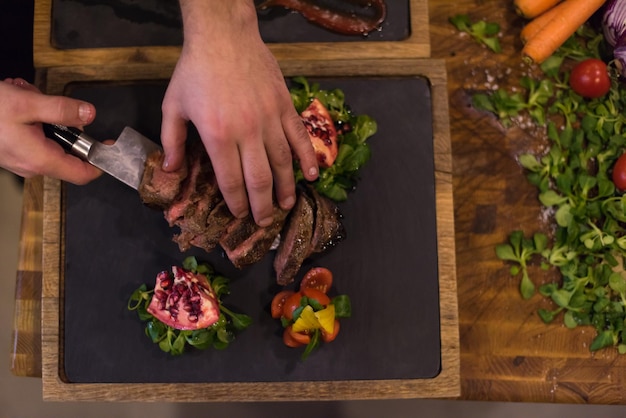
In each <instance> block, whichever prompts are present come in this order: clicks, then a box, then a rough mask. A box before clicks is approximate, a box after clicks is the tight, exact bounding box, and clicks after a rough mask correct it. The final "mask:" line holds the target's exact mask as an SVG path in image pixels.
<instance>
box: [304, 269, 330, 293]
mask: <svg viewBox="0 0 626 418" xmlns="http://www.w3.org/2000/svg"><path fill="white" fill-rule="evenodd" d="M332 285H333V273H331V271H330V270H328V269H327V268H325V267H314V268H312V269H311V270H309V271H307V272H306V274H305V275H304V277H303V278H302V282H300V289H305V288H313V289H317V290H319V291H321V292H323V293H328V289H330V288H331V286H332Z"/></svg>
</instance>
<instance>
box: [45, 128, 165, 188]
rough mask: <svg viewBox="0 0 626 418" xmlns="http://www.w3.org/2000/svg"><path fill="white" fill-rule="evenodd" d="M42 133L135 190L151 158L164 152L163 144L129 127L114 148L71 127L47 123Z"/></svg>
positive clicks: (113, 145) (112, 145)
mask: <svg viewBox="0 0 626 418" xmlns="http://www.w3.org/2000/svg"><path fill="white" fill-rule="evenodd" d="M43 130H44V133H45V135H46V136H47V137H48V138H50V139H53V140H55V141H56V142H58V143H59V144H60V145H61V146H62V147H63V148H64V149H65V150H66V151H67V152H69V153H71V154H73V155H76V156H77V157H79V158H81V159H82V160H84V161H87V162H88V163H90V164H92V165H94V166H96V167H98V168H99V169H100V170H102V171H104V172H105V173H107V174H109V175H111V176H113V177H115V178H116V179H118V180H119V181H121V182H123V183H125V184H127V185H128V186H130V187H132V188H133V189H135V190H137V188H138V187H139V184H140V183H141V178H142V177H143V172H144V168H145V163H146V159H147V157H148V155H150V154H151V153H152V152H155V151H159V150H160V151H162V150H163V149H162V148H161V146H160V145H158V144H157V143H155V142H153V141H151V140H150V139H149V138H146V137H145V136H143V135H141V134H140V133H139V132H137V131H136V130H134V129H132V128H130V127H128V126H127V127H125V128H124V130H123V131H122V133H121V134H120V136H119V137H118V138H117V140H116V141H115V143H114V144H111V145H108V144H104V143H102V142H100V141H97V140H95V139H93V138H91V137H90V136H89V135H87V134H85V132H83V131H81V130H80V129H78V128H74V127H70V126H64V125H55V124H48V123H44V124H43Z"/></svg>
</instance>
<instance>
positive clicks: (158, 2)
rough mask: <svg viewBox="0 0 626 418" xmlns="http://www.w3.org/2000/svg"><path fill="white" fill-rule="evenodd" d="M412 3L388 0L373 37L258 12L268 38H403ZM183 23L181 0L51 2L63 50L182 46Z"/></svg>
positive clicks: (283, 13)
mask: <svg viewBox="0 0 626 418" xmlns="http://www.w3.org/2000/svg"><path fill="white" fill-rule="evenodd" d="M342 2H344V3H345V0H327V1H326V2H325V3H327V4H329V5H332V4H333V3H337V4H341V3H342ZM409 2H410V0H393V1H387V18H386V19H385V21H384V22H383V25H382V29H381V30H380V31H376V32H372V33H370V34H369V35H368V36H350V35H341V34H336V33H333V32H330V31H328V30H326V29H324V28H320V27H319V26H316V25H314V24H311V23H309V22H308V21H307V20H306V19H304V18H303V17H302V16H301V15H300V14H298V13H295V12H290V11H288V10H286V9H283V8H280V7H276V8H272V9H268V10H264V11H259V13H258V16H259V30H260V32H261V36H262V37H263V40H264V41H265V42H268V43H291V42H355V41H361V42H363V41H366V42H370V41H400V40H404V39H406V38H408V37H409V36H410V20H409V16H410V13H409V12H410V7H409ZM181 28H182V20H181V16H180V10H179V7H178V1H176V0H141V1H139V0H110V1H106V0H53V1H52V34H51V40H52V45H53V46H55V47H56V48H59V49H75V48H108V47H129V46H139V47H141V46H178V45H182V41H183V36H182V29H181Z"/></svg>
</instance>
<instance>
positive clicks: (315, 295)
mask: <svg viewBox="0 0 626 418" xmlns="http://www.w3.org/2000/svg"><path fill="white" fill-rule="evenodd" d="M300 293H301V295H302V296H306V297H307V298H309V299H315V300H317V301H318V302H319V303H320V304H321V305H322V306H324V307H326V306H328V304H329V303H330V298H329V297H328V296H327V295H326V293H323V292H322V291H321V290H317V289H314V288H312V287H305V288H304V289H300Z"/></svg>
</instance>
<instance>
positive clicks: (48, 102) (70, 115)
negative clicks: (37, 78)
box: [29, 93, 96, 127]
mask: <svg viewBox="0 0 626 418" xmlns="http://www.w3.org/2000/svg"><path fill="white" fill-rule="evenodd" d="M32 94H33V95H36V96H38V97H37V98H36V99H35V100H33V101H32V102H31V112H29V113H30V115H31V117H32V119H33V120H31V121H30V122H47V123H56V124H59V125H66V126H76V127H82V126H84V125H88V124H90V123H91V122H93V120H94V119H95V117H96V108H95V106H94V105H92V104H91V103H88V102H85V101H82V100H77V99H72V98H70V97H64V96H48V95H44V94H38V93H32Z"/></svg>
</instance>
